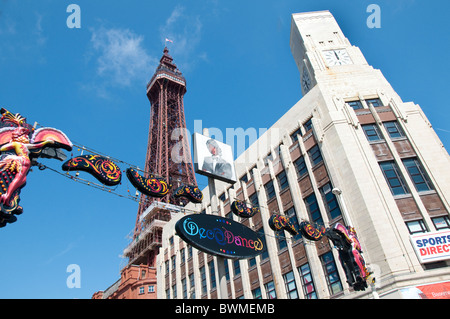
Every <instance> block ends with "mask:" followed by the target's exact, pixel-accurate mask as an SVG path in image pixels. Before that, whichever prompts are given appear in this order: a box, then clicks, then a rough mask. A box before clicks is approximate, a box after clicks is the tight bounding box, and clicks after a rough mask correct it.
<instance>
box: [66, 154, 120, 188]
mask: <svg viewBox="0 0 450 319" xmlns="http://www.w3.org/2000/svg"><path fill="white" fill-rule="evenodd" d="M62 170H63V171H74V170H76V171H84V172H87V173H89V174H91V175H92V176H94V177H95V178H96V179H97V180H98V181H99V182H100V183H102V184H105V185H107V186H114V185H118V184H119V183H120V181H121V179H122V172H121V171H120V168H119V166H117V165H116V163H114V162H113V161H111V160H110V159H108V158H106V157H104V156H101V155H92V154H90V155H81V156H77V157H74V158H71V159H70V160H68V161H67V162H65V163H64V164H63V165H62Z"/></svg>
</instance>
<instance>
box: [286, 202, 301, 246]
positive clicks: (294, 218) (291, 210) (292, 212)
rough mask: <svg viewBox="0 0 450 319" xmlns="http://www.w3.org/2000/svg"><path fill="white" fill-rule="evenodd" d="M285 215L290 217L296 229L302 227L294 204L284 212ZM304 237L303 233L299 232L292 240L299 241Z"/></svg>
mask: <svg viewBox="0 0 450 319" xmlns="http://www.w3.org/2000/svg"><path fill="white" fill-rule="evenodd" d="M284 215H285V216H286V217H288V218H289V221H290V222H291V223H292V224H293V225H294V226H295V229H297V230H298V229H300V226H299V224H298V219H297V214H296V213H295V208H294V206H292V207H291V208H289V209H288V210H287V211H286V212H284ZM301 238H302V234H300V232H298V234H297V235H295V236H294V237H292V241H297V240H299V239H301Z"/></svg>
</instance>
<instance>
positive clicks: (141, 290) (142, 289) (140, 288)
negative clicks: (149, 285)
mask: <svg viewBox="0 0 450 319" xmlns="http://www.w3.org/2000/svg"><path fill="white" fill-rule="evenodd" d="M143 293H145V287H139V294H140V295H142V294H143Z"/></svg>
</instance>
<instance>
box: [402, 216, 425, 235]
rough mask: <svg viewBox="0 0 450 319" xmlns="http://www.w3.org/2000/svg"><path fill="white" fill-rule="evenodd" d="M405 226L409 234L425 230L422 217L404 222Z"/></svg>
mask: <svg viewBox="0 0 450 319" xmlns="http://www.w3.org/2000/svg"><path fill="white" fill-rule="evenodd" d="M406 226H407V227H408V231H409V233H410V234H411V235H412V234H421V233H426V232H427V227H426V226H425V223H424V222H423V220H422V219H420V220H414V221H411V222H406Z"/></svg>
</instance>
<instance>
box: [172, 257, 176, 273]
mask: <svg viewBox="0 0 450 319" xmlns="http://www.w3.org/2000/svg"><path fill="white" fill-rule="evenodd" d="M171 260H172V271H174V270H175V269H176V267H177V256H176V255H173V256H172V257H171Z"/></svg>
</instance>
